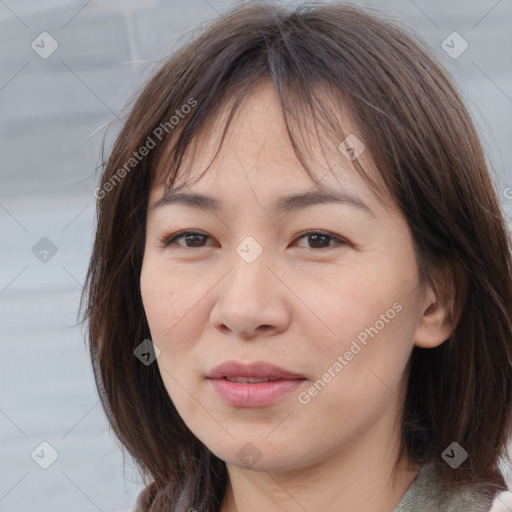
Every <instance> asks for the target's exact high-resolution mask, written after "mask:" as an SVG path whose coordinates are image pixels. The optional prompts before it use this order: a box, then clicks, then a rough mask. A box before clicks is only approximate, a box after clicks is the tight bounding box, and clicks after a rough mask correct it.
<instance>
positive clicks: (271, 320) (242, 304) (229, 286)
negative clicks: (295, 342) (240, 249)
mask: <svg viewBox="0 0 512 512" xmlns="http://www.w3.org/2000/svg"><path fill="white" fill-rule="evenodd" d="M281 279H282V278H280V277H279V276H278V275H277V272H276V271H275V270H272V269H271V268H270V267H269V266H268V261H267V260H266V259H265V258H263V255H262V256H260V257H259V258H258V259H256V261H253V262H252V263H247V262H246V261H244V260H243V259H242V258H240V257H239V256H238V255H235V257H234V258H233V266H232V267H231V271H230V272H228V274H227V276H225V278H224V279H223V280H221V282H220V283H219V286H218V287H216V288H215V289H216V290H217V296H216V301H215V304H214V306H213V308H212V311H211V314H210V320H211V322H212V325H213V326H214V327H215V328H216V329H218V330H220V331H222V332H223V334H236V335H238V336H241V337H244V338H255V337H261V336H271V335H273V334H276V333H279V332H283V331H285V330H286V329H287V328H288V326H289V324H290V312H291V305H290V304H289V299H290V297H289V296H290V292H289V290H288V288H287V287H286V286H285V285H284V284H283V282H282V280H281Z"/></svg>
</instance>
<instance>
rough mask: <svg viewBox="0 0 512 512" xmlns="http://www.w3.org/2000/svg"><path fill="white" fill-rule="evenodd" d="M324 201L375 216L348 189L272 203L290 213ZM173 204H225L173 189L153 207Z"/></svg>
mask: <svg viewBox="0 0 512 512" xmlns="http://www.w3.org/2000/svg"><path fill="white" fill-rule="evenodd" d="M324 203H337V204H346V205H348V206H352V207H353V208H356V209H359V210H362V211H364V212H366V213H368V214H370V215H372V216H373V217H375V213H374V212H373V211H372V210H371V209H370V207H369V206H367V205H366V203H364V202H363V200H362V199H361V198H359V197H358V196H356V195H352V194H350V193H348V192H346V191H330V190H324V189H315V190H312V191H307V192H299V193H296V194H290V195H286V196H282V197H279V198H277V199H276V200H275V201H274V202H273V203H272V205H271V209H272V210H273V211H275V212H276V213H288V212H291V211H296V210H301V209H304V208H307V207H309V206H313V205H317V204H324ZM171 204H183V205H185V206H189V207H191V208H197V209H199V210H212V211H214V212H218V211H220V210H222V206H223V203H222V201H220V200H219V199H216V198H214V197H212V196H208V195H205V194H200V193H190V192H181V191H180V190H179V189H175V190H172V189H171V190H170V191H168V192H167V193H166V194H165V195H164V196H163V197H161V198H160V199H158V201H155V203H153V206H152V208H159V207H162V206H166V205H171Z"/></svg>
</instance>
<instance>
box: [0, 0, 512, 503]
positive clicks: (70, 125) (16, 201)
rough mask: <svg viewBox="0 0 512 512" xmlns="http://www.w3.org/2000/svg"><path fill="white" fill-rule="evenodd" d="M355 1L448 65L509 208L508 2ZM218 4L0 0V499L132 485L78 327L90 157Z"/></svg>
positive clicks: (98, 492) (511, 16) (90, 210)
mask: <svg viewBox="0 0 512 512" xmlns="http://www.w3.org/2000/svg"><path fill="white" fill-rule="evenodd" d="M357 3H360V4H365V5H376V6H379V7H384V8H386V9H388V10H390V11H391V12H393V13H394V14H395V15H396V17H397V18H399V19H402V20H404V21H405V22H406V23H407V24H408V25H409V26H411V27H412V28H413V29H414V30H415V31H416V32H417V33H419V34H420V35H421V36H422V37H423V38H425V39H426V40H427V41H428V42H429V43H430V44H431V45H432V47H433V48H434V51H435V53H436V54H437V56H438V57H439V58H440V59H441V60H442V62H443V63H444V64H445V65H446V66H447V67H448V69H449V70H450V71H451V72H452V73H453V75H454V76H455V79H456V80H457V82H458V84H459V86H460V88H461V89H462V91H463V93H464V95H465V98H466V100H467V102H468V104H469V106H470V108H471V110H472V112H473V115H474V117H475V120H476V122H477V125H478V129H479V131H480V133H481V135H482V137H483V140H484V143H485V146H486V149H487V155H488V159H489V162H490V163H491V165H492V166H493V169H494V170H495V176H494V179H495V183H496V188H497V190H498V191H499V193H500V197H501V198H502V201H503V204H504V207H505V209H506V211H507V213H508V215H512V189H509V188H508V187H512V171H511V163H512V144H511V141H512V128H511V122H510V119H511V114H512V85H511V81H510V78H511V69H510V62H512V59H511V53H512V30H510V27H511V21H512V2H511V1H510V0H502V1H495V0H478V1H477V0H470V1H464V2H463V1H459V2H456V1H452V2H447V1H446V0H443V1H439V0H435V1H428V2H427V1H426V0H414V2H413V1H412V0H404V1H399V0H394V1H390V2H384V1H380V2H379V1H375V2H362V1H361V2H357ZM228 5H229V3H228V2H225V1H221V0H208V1H207V0H187V1H184V0H172V1H168V2H165V1H163V0H137V1H136V0H126V1H116V0H97V1H89V2H87V1H71V0H47V1H44V2H43V1H40V0H39V1H36V0H24V1H23V0H21V1H17V2H16V1H14V0H5V1H2V2H0V155H1V158H0V177H1V186H0V322H1V329H0V333H1V334H0V336H1V346H2V348H3V349H4V350H3V357H2V358H0V435H1V439H0V441H1V442H0V461H1V464H0V510H9V511H10V512H16V511H28V510H32V509H33V508H34V505H37V508H38V510H39V511H40V512H50V511H52V512H53V511H55V510H65V509H67V508H68V507H69V505H71V504H72V506H73V510H74V511H75V512H88V511H95V510H101V511H121V510H125V509H126V508H127V507H128V505H129V504H130V503H131V501H132V500H133V499H134V497H135V495H136V493H137V492H138V490H139V488H140V481H138V479H137V475H136V472H135V471H134V470H133V468H132V467H131V466H130V465H129V464H128V463H127V464H126V465H125V466H124V467H123V459H122V456H121V452H120V450H119V448H118V446H117V445H116V443H115V442H114V440H113V439H112V437H111V435H110V433H109V429H108V427H107V424H106V421H105V419H104V416H103V413H102V410H101V406H100V404H99V403H98V398H97V393H96V389H95V387H94V382H93V378H92V373H91V369H90V363H89V360H88V356H87V353H86V350H85V346H84V342H83V334H82V332H81V330H80V328H79V327H76V325H75V323H76V310H77V303H78V298H79V293H80V290H81V287H82V283H83V281H84V276H85V270H86V265H87V261H88V257H89V253H90V246H91V240H92V227H93V214H94V197H93V195H92V190H93V189H94V187H95V186H96V182H97V178H98V173H97V172H96V171H95V167H96V166H97V164H98V162H99V149H100V145H101V140H102V136H103V134H104V133H105V129H106V126H107V124H110V125H111V129H110V130H109V133H112V134H115V132H116V131H117V130H118V129H119V127H120V121H119V118H120V117H122V114H123V112H124V111H123V107H124V106H125V104H126V102H127V100H128V99H129V97H130V95H131V94H132V93H133V92H134V91H135V90H136V89H137V87H138V86H139V85H140V84H141V83H142V82H143V81H144V80H145V79H146V78H147V77H148V76H149V74H150V73H151V71H152V70H153V69H155V65H156V63H155V61H156V60H157V59H159V58H162V57H164V56H166V55H168V54H169V53H170V52H171V51H172V49H173V47H174V45H176V44H179V41H180V36H181V35H182V34H184V32H185V31H187V30H189V29H192V28H194V27H196V26H197V25H198V24H199V23H201V22H203V21H206V20H208V19H212V18H213V17H215V16H216V15H217V14H216V13H217V12H222V10H223V9H225V8H226V7H227V6H228ZM454 31H455V32H458V33H459V34H460V35H461V36H462V38H463V39H460V38H459V36H455V38H454V36H450V38H448V39H447V43H445V44H444V49H443V47H442V42H443V41H444V40H445V39H446V38H447V36H448V35H449V34H451V33H452V32H454ZM42 32H47V33H49V34H50V36H48V35H43V36H40V34H41V33H42ZM41 39H42V41H41ZM452 39H453V44H452V42H451V41H452ZM464 41H466V42H467V44H468V48H467V50H466V51H464V52H463V53H461V55H460V56H457V54H458V53H460V52H461V50H462V49H463V48H464V46H465V44H466V43H464ZM447 44H448V45H449V46H448V47H447V46H446V45H447ZM31 45H32V46H31ZM52 45H53V46H55V45H58V47H57V49H56V50H55V51H54V53H52V54H51V55H50V53H51V50H52V49H53V46H52ZM450 46H452V48H450ZM447 52H448V53H447ZM450 54H451V55H450ZM456 56H457V58H454V57H456ZM42 442H46V443H49V445H41V444H40V443H42ZM53 459H55V460H53ZM46 465H49V467H48V468H47V469H43V467H44V466H46Z"/></svg>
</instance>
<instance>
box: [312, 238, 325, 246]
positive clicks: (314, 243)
mask: <svg viewBox="0 0 512 512" xmlns="http://www.w3.org/2000/svg"><path fill="white" fill-rule="evenodd" d="M310 237H311V239H312V240H313V246H315V245H317V244H318V238H319V237H320V239H322V238H323V239H324V242H325V241H326V240H325V239H326V238H328V236H327V235H310ZM320 245H322V241H320Z"/></svg>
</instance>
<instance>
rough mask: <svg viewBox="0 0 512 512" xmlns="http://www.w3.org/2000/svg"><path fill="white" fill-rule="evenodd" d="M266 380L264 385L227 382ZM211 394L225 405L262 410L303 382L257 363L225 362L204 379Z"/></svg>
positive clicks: (301, 377)
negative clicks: (236, 379) (216, 396)
mask: <svg viewBox="0 0 512 512" xmlns="http://www.w3.org/2000/svg"><path fill="white" fill-rule="evenodd" d="M227 377H229V378H232V377H242V378H244V377H245V378H251V377H252V378H269V379H277V380H272V381H267V382H257V383H241V382H231V381H229V380H227V379H226V378H227ZM207 378H208V381H209V383H210V385H211V386H212V388H213V390H214V391H215V392H216V393H217V394H218V395H219V397H220V398H221V399H222V400H223V401H224V402H225V403H227V404H228V405H232V406H235V407H264V406H267V405H270V404H272V403H275V402H277V401H278V400H280V399H282V398H284V397H285V396H286V395H288V394H290V393H292V392H293V391H295V390H296V389H297V388H298V387H299V386H300V385H301V384H302V383H303V382H304V381H305V380H306V379H305V377H304V376H303V375H301V374H298V373H293V372H290V371H288V370H286V369H284V368H281V367H279V366H276V365H273V364H270V363H267V362H264V361H259V362H255V363H251V364H243V363H239V362H238V361H226V362H224V363H222V364H220V365H219V366H216V367H215V368H214V369H213V370H212V371H211V372H210V373H209V375H208V376H207Z"/></svg>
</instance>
